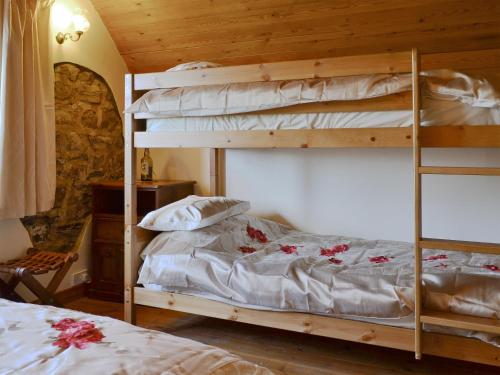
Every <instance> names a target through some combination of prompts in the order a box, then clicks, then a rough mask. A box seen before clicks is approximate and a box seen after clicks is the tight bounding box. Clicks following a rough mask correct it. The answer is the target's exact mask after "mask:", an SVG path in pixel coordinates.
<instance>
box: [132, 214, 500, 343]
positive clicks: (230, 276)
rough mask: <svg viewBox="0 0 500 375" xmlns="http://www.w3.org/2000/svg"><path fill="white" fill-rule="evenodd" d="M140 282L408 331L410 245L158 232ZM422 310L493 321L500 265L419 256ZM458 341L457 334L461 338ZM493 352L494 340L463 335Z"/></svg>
mask: <svg viewBox="0 0 500 375" xmlns="http://www.w3.org/2000/svg"><path fill="white" fill-rule="evenodd" d="M142 257H143V259H144V263H143V266H142V268H141V271H140V274H139V280H138V283H140V284H144V285H146V286H147V287H151V288H161V289H163V290H168V291H173V292H180V293H186V294H191V295H198V296H203V297H208V298H212V299H217V300H222V301H225V302H228V303H232V304H236V305H242V306H249V307H259V308H263V309H270V310H279V311H303V312H310V313H317V314H326V315H333V316H337V317H343V318H350V319H358V320H368V321H376V322H377V323H382V324H389V325H402V322H403V323H404V324H406V325H408V324H411V323H410V322H411V317H412V315H413V306H414V302H413V301H414V299H413V293H414V291H413V285H414V281H413V277H414V274H413V246H412V245H411V244H408V243H403V242H395V241H368V240H362V239H356V238H348V237H341V236H326V235H316V234H311V233H303V232H299V231H296V230H292V229H289V228H287V227H285V226H282V225H279V224H277V223H274V222H271V221H267V220H262V219H257V218H255V217H253V216H249V215H238V216H234V217H232V218H228V219H226V220H223V221H221V222H220V223H218V224H215V225H212V226H210V227H207V228H203V229H199V230H195V231H191V232H188V231H177V232H164V233H161V234H159V235H158V236H157V237H156V238H155V239H153V241H152V242H151V243H150V244H149V245H148V246H147V247H146V249H145V250H144V252H143V253H142ZM423 263H424V277H423V279H424V283H425V288H424V289H425V306H426V307H428V308H432V309H439V310H447V311H452V312H455V313H460V314H466V315H474V316H482V317H496V318H499V317H500V263H499V257H496V256H491V255H485V254H470V253H459V252H444V251H425V252H424V262H423ZM462 334H463V332H462ZM467 335H469V336H470V335H474V336H476V337H480V338H482V339H484V340H487V341H489V342H492V343H494V344H496V345H499V346H500V338H499V337H493V336H491V335H486V334H479V333H467Z"/></svg>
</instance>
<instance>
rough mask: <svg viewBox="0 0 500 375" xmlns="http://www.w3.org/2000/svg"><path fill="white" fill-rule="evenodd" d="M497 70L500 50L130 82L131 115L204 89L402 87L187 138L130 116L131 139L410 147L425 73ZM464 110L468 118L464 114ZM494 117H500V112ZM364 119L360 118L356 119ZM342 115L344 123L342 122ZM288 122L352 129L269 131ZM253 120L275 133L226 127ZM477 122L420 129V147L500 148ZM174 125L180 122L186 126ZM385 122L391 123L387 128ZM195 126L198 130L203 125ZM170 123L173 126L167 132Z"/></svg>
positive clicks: (162, 143)
mask: <svg viewBox="0 0 500 375" xmlns="http://www.w3.org/2000/svg"><path fill="white" fill-rule="evenodd" d="M498 67H500V50H483V51H468V52H454V53H443V54H429V55H422V56H419V55H418V53H417V51H416V50H412V51H408V52H393V53H383V54H375V55H361V56H348V57H333V58H326V59H318V60H299V61H286V62H275V63H265V64H253V65H241V66H225V67H213V68H205V69H196V70H187V71H166V72H159V73H146V74H135V75H128V76H127V77H126V105H127V108H128V107H130V106H131V105H132V103H133V100H135V99H137V98H139V97H140V96H141V95H143V94H144V93H146V92H147V91H148V90H158V89H177V88H186V89H190V88H199V89H201V90H205V91H207V88H213V87H215V88H217V87H227V86H228V85H238V84H240V85H242V87H251V88H252V89H254V90H253V91H251V92H250V94H251V95H258V94H259V90H258V89H257V90H255V88H256V87H257V88H259V85H269V84H270V83H273V82H276V83H281V82H294V81H297V80H307V82H311V81H318V80H319V81H320V82H321V83H322V84H323V82H322V81H321V80H325V79H327V80H328V79H332V80H334V81H333V82H334V83H335V84H338V83H339V82H343V81H345V80H346V79H348V80H349V79H350V78H352V79H360V80H362V81H363V80H364V81H367V82H369V84H370V85H374V83H373V80H370V78H369V77H372V76H378V77H382V79H386V80H391V79H392V78H393V77H396V78H397V79H398V80H399V81H398V82H399V83H398V84H396V86H397V87H396V89H395V90H393V91H391V90H388V89H387V87H381V88H380V87H378V88H377V87H375V91H377V89H378V92H376V93H375V95H372V94H370V93H368V94H367V95H365V96H364V97H363V98H362V99H357V98H351V97H348V96H347V99H348V100H328V98H327V99H326V100H319V101H315V102H307V101H306V102H300V103H298V104H296V103H295V102H293V103H292V104H287V105H283V106H281V107H275V108H268V109H267V108H265V109H264V110H259V109H257V110H251V111H245V110H243V111H242V112H241V113H239V112H236V113H229V114H222V115H219V114H216V115H214V116H209V117H204V118H203V119H207V118H210V120H211V122H212V123H222V126H220V127H214V126H211V128H210V129H211V130H206V129H204V127H203V126H201V127H200V126H194V127H192V128H191V130H189V131H170V129H168V128H167V129H168V130H169V131H166V130H165V129H166V128H165V127H163V128H162V127H157V128H156V131H146V129H148V128H149V129H151V128H152V127H151V126H149V123H151V124H154V123H155V121H156V123H158V121H159V122H160V124H161V121H162V120H163V119H161V118H158V117H161V116H154V115H150V114H148V113H144V111H142V113H135V114H132V113H126V127H127V130H126V131H129V132H132V131H133V132H134V147H137V148H145V147H149V148H151V147H164V148H176V147H185V148H200V147H208V148H333V147H412V145H413V130H412V126H411V125H412V124H413V119H414V115H415V112H416V111H420V110H421V94H420V90H421V87H420V86H421V85H422V84H421V83H418V82H421V80H420V81H419V78H420V77H421V75H422V72H423V71H430V70H438V69H452V70H454V71H457V72H462V71H465V72H471V73H480V74H483V73H485V72H490V73H491V72H497V71H498ZM367 77H368V78H367ZM438 78H439V77H438ZM335 80H336V81H335ZM351 81H352V80H351ZM375 81H376V80H375ZM327 82H329V81H327ZM393 83H394V82H393ZM393 83H392V84H393ZM417 83H418V84H417ZM245 84H247V86H245ZM363 84H366V82H363ZM398 85H399V86H398ZM393 86H394V84H393ZM473 89H474V88H473ZM384 90H387V93H386V94H387V95H381V94H380V92H384ZM165 91H168V90H165ZM191 91H193V90H191ZM207 92H208V93H209V94H210V95H214V92H215V93H216V92H217V90H211V91H210V90H208V91H207ZM250 94H249V95H250ZM321 95H323V93H321ZM334 96H335V95H334ZM323 99H324V98H323ZM344 99H345V98H344ZM461 110H462V111H467V108H465V109H461ZM453 111H455V109H454V108H453V107H451V109H448V113H450V112H453ZM497 112H499V113H500V109H499V110H498V111H497ZM464 113H465V112H464ZM360 114H363V116H359V115H360ZM399 114H405V115H404V116H406V117H407V118H404V119H402V120H399V117H398V115H399ZM339 115H342V116H343V117H339ZM457 115H458V116H460V115H459V114H458V112H457V113H455V116H451V118H452V119H454V118H457ZM283 116H292V117H293V118H294V120H295V122H299V123H302V124H303V123H307V122H308V121H310V119H311V118H312V117H314V119H315V120H314V121H318V119H320V120H321V121H323V122H324V121H326V122H328V121H329V122H330V123H331V122H332V121H336V122H338V123H342V121H345V120H343V119H345V118H349V119H353V118H354V122H352V121H351V123H350V124H348V125H347V126H349V127H344V126H341V127H335V128H328V125H327V126H325V125H324V124H322V123H321V121H319V122H320V126H319V127H318V128H314V127H311V126H308V128H303V127H302V126H300V125H299V126H298V127H297V128H293V127H289V128H285V129H284V128H272V127H273V125H274V124H275V123H276V122H279V121H280V119H282V118H283ZM335 116H336V117H335ZM404 116H403V117H404ZM292 117H290V118H292ZM448 117H450V116H448ZM249 118H252V119H257V118H258V119H260V120H262V119H266V120H267V122H271V128H269V129H266V128H264V129H262V126H264V125H261V128H259V127H256V128H257V129H258V130H249V129H248V128H245V126H243V127H238V126H233V127H231V126H227V125H226V124H227V123H228V120H235V121H236V120H238V121H239V122H246V123H248V119H249ZM476 118H479V122H473V123H471V122H470V121H469V122H467V123H465V124H464V123H461V124H458V125H457V123H453V122H452V123H448V122H446V123H444V124H443V123H438V125H437V126H423V127H422V128H421V130H420V135H419V136H420V138H421V143H422V146H423V147H500V126H498V125H497V124H498V122H496V121H495V122H492V121H489V120H488V122H485V120H483V118H484V116H479V117H476ZM187 119H189V120H193V119H196V117H190V118H189V117H187ZM332 119H333V120H332ZM339 119H340V120H339ZM359 119H361V120H359ZM394 119H395V120H394ZM166 120H167V119H166ZM168 120H173V119H168ZM168 120H167V121H168ZM177 120H181V118H178V119H177ZM182 120H185V118H182ZM215 120H217V121H215ZM204 121H205V120H204ZM238 121H236V123H238ZM287 121H288V120H287ZM357 121H361V122H360V123H359V126H362V127H358V126H357V125H358V124H357V123H356V122H357ZM363 121H364V123H363ZM371 121H374V125H373V124H370V122H371ZM384 121H387V124H385V123H384ZM397 121H400V122H401V123H402V125H401V126H397V125H396V126H394V124H393V123H397ZM451 121H454V120H451ZM472 121H475V120H474V117H472ZM197 122H198V123H200V122H201V120H200V118H199V117H198V119H197ZM146 123H148V125H146ZM171 123H172V121H170V123H169V124H171ZM403 123H405V124H403ZM493 124H495V125H493ZM370 125H371V126H370ZM405 125H406V126H405ZM419 125H420V124H419ZM424 125H425V123H424ZM431 125H432V124H431ZM183 126H184V125H183ZM250 128H252V127H250ZM193 129H194V130H193ZM200 129H202V130H200ZM242 129H243V130H242ZM252 129H253V128H252Z"/></svg>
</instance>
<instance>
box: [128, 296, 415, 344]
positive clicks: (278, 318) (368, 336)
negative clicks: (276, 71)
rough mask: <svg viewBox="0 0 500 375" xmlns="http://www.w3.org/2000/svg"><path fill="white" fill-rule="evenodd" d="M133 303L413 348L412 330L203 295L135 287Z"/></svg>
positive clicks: (364, 341) (371, 342)
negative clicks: (238, 304)
mask: <svg viewBox="0 0 500 375" xmlns="http://www.w3.org/2000/svg"><path fill="white" fill-rule="evenodd" d="M135 303H137V304H139V305H146V306H153V307H159V308H164V309H169V310H174V311H183V312H186V313H191V314H197V315H203V316H209V317H213V318H219V319H227V320H233V321H238V322H242V323H250V324H257V325H260V326H265V327H274V328H280V329H286V330H289V331H295V332H303V333H309V334H313V335H318V336H325V337H332V338H339V339H343V340H349V341H356V342H362V343H365V344H371V345H380V346H385V347H390V348H397V349H403V350H409V351H411V350H413V330H411V329H404V328H395V327H390V326H383V325H379V324H373V323H365V322H357V321H350V320H346V319H338V318H332V317H325V316H320V315H311V314H303V313H293V312H275V311H261V310H252V309H248V308H242V307H235V306H231V305H228V304H225V303H222V302H216V301H210V300H208V299H206V298H200V297H194V296H188V295H183V294H175V293H168V292H158V291H153V290H148V289H145V288H140V287H136V288H135Z"/></svg>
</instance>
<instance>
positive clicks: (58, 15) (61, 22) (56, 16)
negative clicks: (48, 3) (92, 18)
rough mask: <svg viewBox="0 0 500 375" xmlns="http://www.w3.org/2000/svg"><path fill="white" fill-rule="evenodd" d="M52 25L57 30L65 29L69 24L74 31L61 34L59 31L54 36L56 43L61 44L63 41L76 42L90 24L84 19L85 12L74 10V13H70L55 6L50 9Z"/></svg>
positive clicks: (59, 6) (63, 8)
mask: <svg viewBox="0 0 500 375" xmlns="http://www.w3.org/2000/svg"><path fill="white" fill-rule="evenodd" d="M52 15H53V21H54V25H55V26H56V27H57V28H58V29H59V30H61V29H66V28H67V27H69V26H70V25H71V24H73V27H74V29H75V31H74V32H73V33H71V32H66V33H63V32H62V31H59V32H58V33H57V34H56V41H57V43H59V44H63V43H64V41H65V40H68V39H69V40H71V41H73V42H78V41H79V40H80V38H81V37H82V34H83V33H84V32H86V31H87V30H88V29H89V28H90V22H89V21H88V19H87V17H85V12H84V11H83V10H82V9H76V10H75V13H74V14H73V13H71V12H70V11H68V10H67V9H66V8H65V7H64V6H62V5H59V4H56V5H54V8H53V9H52Z"/></svg>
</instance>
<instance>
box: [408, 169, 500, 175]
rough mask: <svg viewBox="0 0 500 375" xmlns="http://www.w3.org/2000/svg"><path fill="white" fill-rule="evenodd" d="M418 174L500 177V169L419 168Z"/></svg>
mask: <svg viewBox="0 0 500 375" xmlns="http://www.w3.org/2000/svg"><path fill="white" fill-rule="evenodd" d="M418 172H419V173H421V174H452V175H473V176H500V168H486V167H419V168H418Z"/></svg>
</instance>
